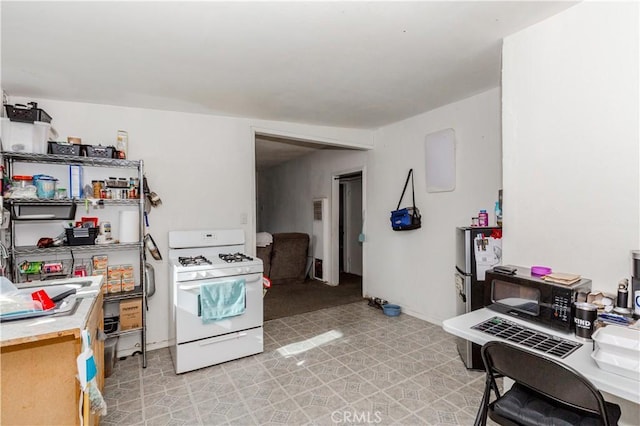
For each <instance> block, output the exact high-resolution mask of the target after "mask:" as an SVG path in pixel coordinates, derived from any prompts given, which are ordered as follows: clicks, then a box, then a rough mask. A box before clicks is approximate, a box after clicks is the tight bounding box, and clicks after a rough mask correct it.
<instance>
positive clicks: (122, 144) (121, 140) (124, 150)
mask: <svg viewBox="0 0 640 426" xmlns="http://www.w3.org/2000/svg"><path fill="white" fill-rule="evenodd" d="M116 149H117V150H118V156H119V157H118V158H120V159H122V160H124V159H126V158H127V154H128V151H129V134H128V133H127V132H125V131H124V130H118V137H117V139H116Z"/></svg>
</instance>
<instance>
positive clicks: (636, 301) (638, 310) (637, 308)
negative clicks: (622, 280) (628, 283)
mask: <svg viewBox="0 0 640 426" xmlns="http://www.w3.org/2000/svg"><path fill="white" fill-rule="evenodd" d="M633 312H634V313H635V314H636V315H640V290H636V291H634V292H633Z"/></svg>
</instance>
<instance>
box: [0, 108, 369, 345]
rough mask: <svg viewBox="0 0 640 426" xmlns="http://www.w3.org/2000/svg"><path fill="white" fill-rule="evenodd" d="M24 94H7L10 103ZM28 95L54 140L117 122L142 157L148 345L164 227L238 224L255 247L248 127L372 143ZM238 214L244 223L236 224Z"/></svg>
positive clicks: (152, 339)
mask: <svg viewBox="0 0 640 426" xmlns="http://www.w3.org/2000/svg"><path fill="white" fill-rule="evenodd" d="M30 100H31V99H24V98H20V97H17V96H12V97H11V98H10V99H9V101H10V103H25V102H28V101H30ZM35 100H36V101H37V102H38V104H39V106H40V107H41V108H43V109H44V110H45V111H46V112H47V113H48V114H49V115H51V116H52V117H53V122H52V124H53V126H54V127H55V128H56V130H57V131H58V132H59V134H60V137H59V140H66V137H67V136H78V137H81V138H82V140H83V143H88V144H99V143H102V144H103V145H110V144H114V143H115V138H116V133H117V131H118V129H122V130H126V131H128V133H129V158H132V159H143V160H144V164H145V172H146V175H147V178H148V180H149V184H150V186H151V189H152V190H153V191H155V192H157V193H158V195H160V197H161V198H162V205H161V206H160V207H159V208H155V209H153V210H152V212H151V214H150V216H149V222H150V228H149V229H148V231H149V233H150V234H151V235H152V236H153V238H154V240H155V242H156V243H157V244H158V246H159V248H160V251H161V253H162V255H163V258H164V260H163V261H155V260H153V259H152V258H151V257H150V256H148V261H149V263H151V264H152V265H154V267H155V276H156V287H157V291H156V294H155V295H154V296H153V297H152V298H150V299H149V308H150V311H149V313H148V317H147V318H148V319H147V329H148V338H147V343H148V345H149V347H150V348H156V347H164V346H166V341H167V337H168V322H167V321H168V320H167V312H168V285H169V283H168V274H169V268H168V262H167V258H168V253H167V252H168V247H167V236H168V231H169V230H179V229H195V228H203V227H206V228H241V229H244V231H245V236H246V241H247V251H248V252H249V253H253V254H255V223H256V221H255V198H254V190H255V171H254V156H255V147H254V144H255V142H254V139H255V136H254V129H255V128H260V129H267V130H269V131H270V132H273V133H281V134H287V135H301V136H305V137H307V138H309V139H313V138H316V139H321V140H330V141H332V142H333V143H335V144H339V143H340V142H343V143H346V144H349V145H355V146H370V145H371V144H372V132H370V131H364V130H354V129H341V128H329V127H320V126H305V125H302V124H297V123H284V122H273V121H262V120H251V119H246V118H228V117H217V116H210V115H202V114H187V113H177V112H169V111H159V110H150V109H140V108H124V107H116V106H109V105H97V104H86V103H76V102H64V101H57V100H47V99H35ZM79 216H80V213H78V217H79ZM243 216H246V217H247V223H242V222H243ZM119 349H120V345H119Z"/></svg>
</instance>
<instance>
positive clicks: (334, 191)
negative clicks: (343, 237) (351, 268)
mask: <svg viewBox="0 0 640 426" xmlns="http://www.w3.org/2000/svg"><path fill="white" fill-rule="evenodd" d="M357 172H360V173H362V234H363V235H366V228H367V215H366V205H367V168H366V166H364V165H362V166H356V167H353V168H349V169H345V170H340V171H336V172H333V173H332V174H331V204H330V208H331V245H330V247H329V258H330V259H331V262H330V265H329V277H328V278H329V283H331V284H332V285H338V284H339V282H340V247H339V242H340V235H339V232H340V230H339V222H340V219H339V216H340V176H343V175H348V174H353V173H357ZM364 242H366V239H365V241H363V243H364ZM366 249H367V245H366V244H362V291H363V294H364V293H365V288H364V286H365V282H366V280H365V274H366V270H367V266H366V259H367V256H366Z"/></svg>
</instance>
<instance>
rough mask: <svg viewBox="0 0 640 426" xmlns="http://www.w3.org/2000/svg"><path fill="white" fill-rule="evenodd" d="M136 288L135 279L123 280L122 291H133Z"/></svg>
mask: <svg viewBox="0 0 640 426" xmlns="http://www.w3.org/2000/svg"><path fill="white" fill-rule="evenodd" d="M135 286H136V280H134V279H133V278H122V291H133V289H134V288H135Z"/></svg>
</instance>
